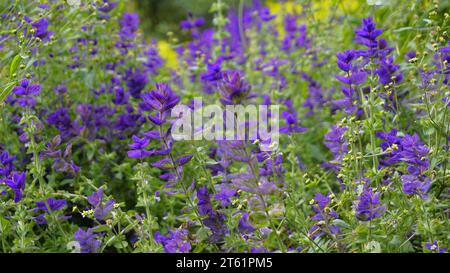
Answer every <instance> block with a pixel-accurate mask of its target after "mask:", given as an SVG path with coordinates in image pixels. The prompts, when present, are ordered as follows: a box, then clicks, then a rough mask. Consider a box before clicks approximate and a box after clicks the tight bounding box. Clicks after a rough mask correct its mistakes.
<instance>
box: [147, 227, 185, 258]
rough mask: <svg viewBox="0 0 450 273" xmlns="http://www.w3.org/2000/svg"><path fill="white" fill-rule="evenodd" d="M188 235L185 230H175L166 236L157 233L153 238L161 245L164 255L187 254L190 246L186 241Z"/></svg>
mask: <svg viewBox="0 0 450 273" xmlns="http://www.w3.org/2000/svg"><path fill="white" fill-rule="evenodd" d="M188 234H189V231H188V230H186V229H175V230H171V231H169V232H168V233H167V235H166V236H164V235H162V234H161V233H160V232H159V231H157V232H155V234H154V237H155V241H156V242H157V243H160V244H162V245H163V247H164V252H166V253H189V251H190V250H191V244H190V243H189V241H188V239H187V236H188Z"/></svg>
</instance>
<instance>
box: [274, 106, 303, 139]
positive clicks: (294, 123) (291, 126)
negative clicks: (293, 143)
mask: <svg viewBox="0 0 450 273" xmlns="http://www.w3.org/2000/svg"><path fill="white" fill-rule="evenodd" d="M282 116H283V118H284V120H285V121H286V125H285V126H283V127H281V128H280V133H282V134H288V135H290V134H292V133H303V132H306V131H307V130H308V129H306V128H303V127H300V126H299V125H298V121H299V119H298V118H297V113H295V112H294V113H290V112H287V111H285V112H283V114H282Z"/></svg>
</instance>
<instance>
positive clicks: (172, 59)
mask: <svg viewBox="0 0 450 273" xmlns="http://www.w3.org/2000/svg"><path fill="white" fill-rule="evenodd" d="M158 52H159V54H160V55H161V57H162V58H163V59H164V61H165V66H166V67H167V68H173V69H176V68H177V67H178V60H177V53H176V52H175V50H173V48H172V47H171V45H170V44H169V43H168V42H166V41H158Z"/></svg>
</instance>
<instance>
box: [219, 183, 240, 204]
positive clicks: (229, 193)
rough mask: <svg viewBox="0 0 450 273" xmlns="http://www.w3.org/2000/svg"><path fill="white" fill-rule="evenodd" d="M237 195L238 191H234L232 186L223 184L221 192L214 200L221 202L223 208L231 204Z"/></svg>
mask: <svg viewBox="0 0 450 273" xmlns="http://www.w3.org/2000/svg"><path fill="white" fill-rule="evenodd" d="M236 193H237V191H236V189H233V188H231V187H230V186H227V185H226V184H224V183H222V184H221V185H220V191H219V192H217V193H216V194H215V195H214V199H216V200H217V201H220V205H221V206H224V207H226V206H229V205H230V204H231V200H230V198H231V197H233V196H235V195H236Z"/></svg>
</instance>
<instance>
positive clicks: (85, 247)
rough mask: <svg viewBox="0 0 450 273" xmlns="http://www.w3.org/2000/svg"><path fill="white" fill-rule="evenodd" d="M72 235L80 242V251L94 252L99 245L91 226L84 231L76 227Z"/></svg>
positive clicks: (99, 242)
mask: <svg viewBox="0 0 450 273" xmlns="http://www.w3.org/2000/svg"><path fill="white" fill-rule="evenodd" d="M73 237H74V239H75V240H76V241H78V243H79V244H80V250H81V253H95V252H97V250H98V248H99V247H100V245H101V241H100V240H97V239H96V236H95V234H94V232H93V230H92V229H91V228H90V229H88V230H86V231H84V230H83V229H81V228H78V230H77V231H76V232H75V234H74V235H73Z"/></svg>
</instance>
